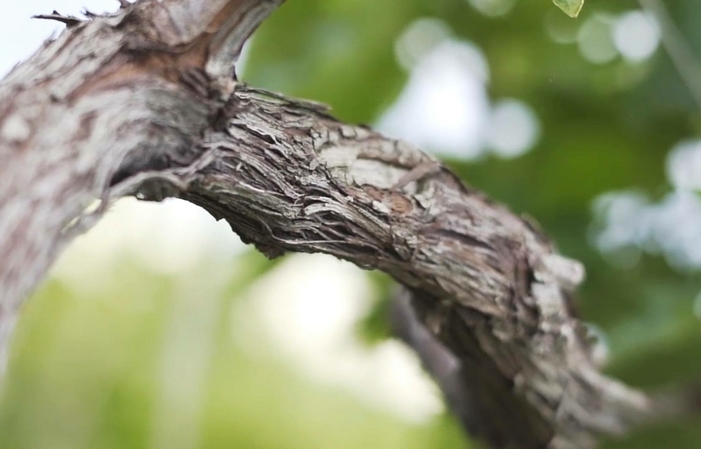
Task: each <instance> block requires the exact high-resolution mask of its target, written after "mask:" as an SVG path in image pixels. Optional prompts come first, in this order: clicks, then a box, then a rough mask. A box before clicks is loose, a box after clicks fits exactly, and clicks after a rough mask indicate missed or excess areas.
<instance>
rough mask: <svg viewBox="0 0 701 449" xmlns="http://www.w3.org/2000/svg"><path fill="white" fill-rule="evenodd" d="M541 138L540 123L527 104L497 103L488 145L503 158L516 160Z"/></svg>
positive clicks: (504, 101)
mask: <svg viewBox="0 0 701 449" xmlns="http://www.w3.org/2000/svg"><path fill="white" fill-rule="evenodd" d="M539 137H540V122H539V121H538V117H537V116H536V115H535V112H534V111H533V109H531V107H530V106H528V105H527V104H526V103H524V102H522V101H519V100H514V99H505V100H500V101H497V102H496V103H495V104H494V106H493V108H492V113H491V117H490V123H489V129H488V132H487V145H488V147H489V148H490V149H491V150H492V151H493V152H494V153H496V154H498V155H499V156H501V157H503V158H509V159H510V158H515V157H518V156H521V155H522V154H524V153H526V152H527V151H528V150H530V149H531V148H532V147H533V146H534V145H535V144H536V143H537V141H538V138H539Z"/></svg>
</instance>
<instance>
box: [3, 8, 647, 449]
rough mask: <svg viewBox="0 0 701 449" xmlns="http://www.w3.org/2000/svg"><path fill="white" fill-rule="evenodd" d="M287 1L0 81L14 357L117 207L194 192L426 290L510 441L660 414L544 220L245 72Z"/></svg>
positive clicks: (426, 316)
mask: <svg viewBox="0 0 701 449" xmlns="http://www.w3.org/2000/svg"><path fill="white" fill-rule="evenodd" d="M280 3H281V1H280V0H229V1H226V0H211V1H206V2H205V1H203V0H162V1H157V0H149V1H141V2H138V3H137V4H135V5H131V6H125V8H124V9H122V10H120V11H119V12H117V13H116V14H114V15H109V16H105V17H96V18H94V19H93V20H91V21H88V22H86V23H81V24H76V25H75V26H73V27H71V28H70V29H69V30H67V31H66V32H64V34H63V35H62V36H61V37H60V38H59V39H58V40H57V41H55V42H51V43H47V44H46V45H45V46H44V48H42V49H40V51H39V52H37V54H35V55H34V56H33V57H32V58H31V59H30V60H29V61H27V62H26V63H25V64H23V65H21V66H19V67H18V68H16V69H15V70H14V71H13V72H12V73H10V75H8V77H7V78H5V80H3V81H2V83H0V159H2V160H3V164H2V166H0V217H2V218H1V219H0V292H2V298H1V299H0V350H4V349H5V348H6V346H7V341H8V338H9V334H10V331H11V328H12V323H13V322H14V321H15V319H16V316H17V314H18V311H19V308H20V305H21V303H22V301H23V299H24V298H25V297H26V295H27V294H28V293H29V292H30V291H31V289H32V288H33V287H34V286H35V285H36V284H37V283H38V282H39V281H40V279H41V278H42V276H43V275H44V274H45V272H46V270H47V268H48V266H49V264H50V263H51V262H52V261H53V260H54V259H55V258H56V256H57V254H58V252H59V250H60V248H61V247H62V245H64V244H65V243H67V242H68V241H70V239H71V238H72V237H73V236H74V235H75V234H76V233H77V232H80V231H82V230H84V229H86V228H88V227H89V226H91V225H92V224H93V223H94V222H95V221H96V220H97V219H98V218H99V216H100V215H101V214H102V213H103V212H104V210H105V209H106V208H107V206H108V205H109V204H110V203H111V202H112V201H113V200H115V199H116V198H118V197H120V196H123V195H127V194H129V195H136V196H138V197H140V198H144V199H151V200H160V199H162V198H164V197H165V196H179V197H181V198H184V199H186V200H190V201H192V202H193V203H195V204H199V205H201V206H202V207H204V208H205V209H206V210H208V211H209V212H210V213H212V215H214V216H215V217H216V218H218V219H226V220H227V221H228V222H229V223H230V224H231V227H232V229H233V230H234V231H235V232H237V233H238V234H239V235H240V236H241V237H242V239H244V241H248V242H250V243H253V244H255V245H256V246H257V247H258V248H259V249H260V250H261V251H263V252H264V253H265V254H267V255H269V256H271V257H275V256H278V255H280V254H282V253H284V252H286V251H298V252H322V253H327V254H332V255H335V256H337V257H339V258H343V259H346V260H349V261H352V262H353V263H355V264H356V265H358V266H360V267H362V268H366V269H379V270H382V271H385V272H387V273H389V274H390V275H392V276H393V277H394V278H395V279H397V281H399V282H400V283H401V284H403V285H404V286H406V287H407V288H408V289H410V290H411V291H412V294H413V296H414V300H413V303H414V306H415V307H416V309H417V311H418V312H419V313H418V316H419V317H420V318H421V321H422V322H423V323H424V325H425V328H426V329H428V332H430V335H431V336H433V338H435V339H437V340H438V341H441V342H442V343H443V344H444V345H445V347H447V348H449V350H450V352H451V353H452V356H453V357H454V358H455V359H456V360H457V361H459V369H460V373H461V374H460V377H459V386H460V388H461V389H463V390H464V391H466V392H470V404H471V406H472V407H474V410H472V411H471V415H472V416H478V417H479V420H478V421H479V422H480V423H486V424H480V425H479V426H478V427H479V428H475V427H474V426H468V428H470V429H472V430H475V431H477V433H478V434H479V435H481V436H482V437H483V438H484V439H485V440H487V441H489V442H490V443H492V445H493V446H494V447H497V448H513V447H519V448H524V449H530V448H543V447H551V448H558V449H565V448H588V447H593V446H594V445H595V442H596V439H597V436H598V435H599V434H602V433H605V434H621V433H624V432H626V431H627V430H628V428H629V427H630V426H631V425H632V424H634V423H636V422H638V421H640V420H643V419H647V418H648V417H649V416H650V415H651V410H652V409H653V408H654V405H655V403H654V401H653V400H651V399H650V398H648V397H647V396H646V395H644V394H642V393H640V392H637V391H634V390H632V389H629V388H627V387H625V386H624V385H622V384H620V383H618V382H616V381H613V380H611V379H608V378H606V377H604V376H603V375H601V374H600V373H599V372H598V371H597V369H596V367H595V366H594V364H593V362H592V360H591V357H590V354H589V350H588V347H587V345H586V343H585V339H584V338H583V337H582V332H581V331H580V325H579V323H578V321H577V320H576V319H575V318H574V317H573V316H572V314H571V313H570V308H569V306H568V300H567V298H568V296H570V294H571V293H572V291H573V290H574V289H575V287H576V286H577V285H578V284H579V283H580V282H581V280H582V278H583V269H582V267H581V266H580V265H579V264H578V263H577V262H575V261H571V260H568V259H566V258H563V257H561V256H559V255H557V254H556V253H555V252H554V249H553V247H552V245H551V244H550V242H549V241H548V240H547V238H545V237H544V236H543V235H542V234H540V232H538V231H537V230H535V229H534V228H533V227H532V226H531V225H530V224H529V223H528V222H527V221H525V220H523V219H521V218H520V217H518V216H515V215H514V214H512V213H511V212H509V211H508V210H507V209H505V208H504V207H502V206H500V205H498V204H495V203H493V202H491V201H489V200H488V199H487V198H485V197H484V196H483V195H481V194H480V193H479V192H476V191H474V190H472V189H470V188H468V187H466V186H465V185H464V184H463V183H462V182H461V181H460V180H459V179H458V178H457V177H456V176H455V175H454V174H452V173H451V172H450V171H449V170H448V169H446V168H445V167H444V166H442V165H441V164H440V163H439V162H438V161H437V160H435V159H433V158H432V157H430V156H427V155H426V154H424V153H422V152H421V151H419V150H418V149H416V148H414V147H412V146H411V145H408V144H406V143H403V142H401V141H396V140H392V139H388V138H385V137H383V136H382V135H380V134H378V133H375V132H373V131H371V130H369V129H367V128H365V127H361V126H353V125H348V124H344V123H341V122H339V121H337V120H335V119H334V118H333V117H331V116H330V115H328V113H327V109H326V108H325V107H323V106H320V105H318V104H316V103H312V102H307V101H299V100H291V99H287V98H285V97H283V96H281V95H278V94H272V93H270V92H265V91H262V90H257V89H253V88H249V87H246V86H244V85H241V84H237V83H236V81H235V79H234V78H233V77H232V76H233V63H234V61H235V59H236V57H237V55H238V52H239V50H240V48H241V45H242V43H243V41H244V40H245V38H246V37H247V36H248V35H249V34H250V32H251V31H252V30H253V29H254V28H255V26H257V25H258V23H260V21H262V20H263V19H264V17H265V16H266V15H267V14H268V13H269V12H271V11H272V10H273V9H274V8H275V7H276V6H278V5H279V4H280ZM95 201H97V202H98V203H99V204H100V206H99V207H98V208H97V210H96V211H94V212H91V213H87V212H86V208H88V207H89V206H91V204H92V203H94V202H95Z"/></svg>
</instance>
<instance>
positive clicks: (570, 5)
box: [553, 0, 584, 17]
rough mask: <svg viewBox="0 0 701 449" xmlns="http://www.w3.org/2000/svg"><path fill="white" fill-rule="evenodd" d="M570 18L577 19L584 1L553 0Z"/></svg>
mask: <svg viewBox="0 0 701 449" xmlns="http://www.w3.org/2000/svg"><path fill="white" fill-rule="evenodd" d="M553 3H555V4H556V5H557V6H558V7H559V8H560V9H561V10H563V11H565V14H567V15H568V16H570V17H577V16H578V15H579V11H581V10H582V6H584V0H553Z"/></svg>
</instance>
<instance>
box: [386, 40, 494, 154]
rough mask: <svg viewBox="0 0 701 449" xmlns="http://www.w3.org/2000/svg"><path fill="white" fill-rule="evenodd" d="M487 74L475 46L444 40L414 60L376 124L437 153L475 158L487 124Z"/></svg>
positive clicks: (390, 133)
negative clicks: (399, 90) (401, 87)
mask: <svg viewBox="0 0 701 449" xmlns="http://www.w3.org/2000/svg"><path fill="white" fill-rule="evenodd" d="M488 78H489V68H488V65H487V62H486V59H485V57H484V55H483V54H482V52H481V51H480V50H479V49H478V48H477V47H476V46H475V45H473V44H471V43H469V42H464V41H458V40H453V39H450V40H445V41H443V42H441V43H440V44H438V45H435V46H434V47H433V49H432V50H431V51H429V52H428V53H427V54H425V55H424V57H423V58H421V60H420V61H419V62H418V63H416V64H415V66H414V67H413V69H412V71H411V75H410V79H409V82H408V83H407V85H406V87H405V88H404V91H403V92H402V94H401V95H400V97H399V99H398V100H397V102H396V103H395V104H394V105H393V106H392V107H391V108H390V109H389V110H388V111H387V113H386V114H385V115H384V116H383V117H382V119H381V120H380V121H379V123H378V126H377V127H378V128H379V130H380V131H383V132H385V133H386V134H388V135H391V136H394V137H398V138H402V139H405V140H407V141H410V142H412V143H413V144H415V145H418V146H419V147H421V148H425V149H430V150H433V151H434V152H436V153H438V154H441V155H446V156H453V157H458V158H474V157H476V156H478V155H479V154H480V153H481V152H482V151H483V146H482V137H483V136H482V133H483V130H484V129H485V128H486V127H487V123H488V122H487V117H488V113H489V100H488V97H487V93H486V89H485V84H486V82H487V80H488Z"/></svg>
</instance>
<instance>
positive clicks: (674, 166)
mask: <svg viewBox="0 0 701 449" xmlns="http://www.w3.org/2000/svg"><path fill="white" fill-rule="evenodd" d="M667 178H668V179H669V181H670V182H671V183H672V185H673V186H674V187H675V188H677V189H679V190H696V191H701V140H687V141H684V142H681V143H679V144H678V145H676V146H675V147H674V148H673V149H672V151H670V153H669V155H668V156H667Z"/></svg>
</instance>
